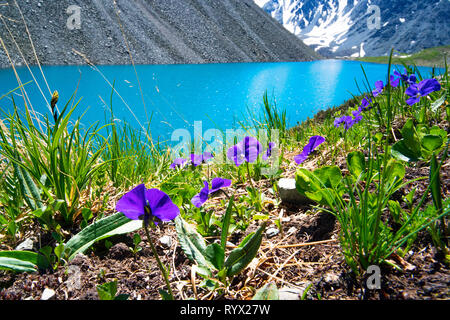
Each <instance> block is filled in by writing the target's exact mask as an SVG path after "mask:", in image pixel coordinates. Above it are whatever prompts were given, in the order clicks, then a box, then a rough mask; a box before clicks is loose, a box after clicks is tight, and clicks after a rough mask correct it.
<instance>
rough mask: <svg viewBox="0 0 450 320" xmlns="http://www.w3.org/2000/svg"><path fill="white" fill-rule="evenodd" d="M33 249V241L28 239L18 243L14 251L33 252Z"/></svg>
mask: <svg viewBox="0 0 450 320" xmlns="http://www.w3.org/2000/svg"><path fill="white" fill-rule="evenodd" d="M33 247H34V241H33V239H32V238H28V239H26V240H25V241H23V242H22V243H20V244H19V245H18V246H17V247H16V250H19V251H21V250H33Z"/></svg>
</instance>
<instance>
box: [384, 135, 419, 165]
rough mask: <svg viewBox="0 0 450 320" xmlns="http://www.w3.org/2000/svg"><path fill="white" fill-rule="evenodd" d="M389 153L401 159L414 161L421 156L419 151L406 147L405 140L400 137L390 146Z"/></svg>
mask: <svg viewBox="0 0 450 320" xmlns="http://www.w3.org/2000/svg"><path fill="white" fill-rule="evenodd" d="M391 155H392V156H393V157H394V158H396V159H398V160H402V161H406V162H415V161H419V160H420V158H421V153H420V151H419V152H415V151H413V150H411V149H410V148H409V147H408V143H407V142H406V140H404V139H402V140H399V141H397V142H396V143H395V144H394V145H393V146H392V148H391Z"/></svg>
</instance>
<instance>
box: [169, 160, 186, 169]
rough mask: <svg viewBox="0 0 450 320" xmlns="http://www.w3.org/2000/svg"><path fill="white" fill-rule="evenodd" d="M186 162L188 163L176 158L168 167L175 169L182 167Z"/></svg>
mask: <svg viewBox="0 0 450 320" xmlns="http://www.w3.org/2000/svg"><path fill="white" fill-rule="evenodd" d="M187 162H188V161H187V159H183V158H177V159H175V160H174V161H173V162H172V164H171V165H170V169H175V168H177V167H184V166H185V165H186V163H187Z"/></svg>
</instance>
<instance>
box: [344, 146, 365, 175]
mask: <svg viewBox="0 0 450 320" xmlns="http://www.w3.org/2000/svg"><path fill="white" fill-rule="evenodd" d="M347 165H348V170H349V171H350V173H351V174H352V175H353V176H355V177H356V178H358V177H359V176H360V175H361V173H363V172H364V171H365V170H366V160H365V157H364V154H363V153H362V152H359V151H354V152H350V153H349V154H348V155H347Z"/></svg>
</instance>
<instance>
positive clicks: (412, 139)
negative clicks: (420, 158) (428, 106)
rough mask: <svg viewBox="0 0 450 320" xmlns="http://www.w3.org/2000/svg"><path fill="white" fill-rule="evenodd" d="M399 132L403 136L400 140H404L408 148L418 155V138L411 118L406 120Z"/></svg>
mask: <svg viewBox="0 0 450 320" xmlns="http://www.w3.org/2000/svg"><path fill="white" fill-rule="evenodd" d="M401 133H402V137H403V139H402V140H404V142H405V144H406V146H407V147H408V149H409V150H411V152H412V153H413V154H418V155H420V138H419V136H418V134H417V132H416V129H415V127H414V122H413V120H412V119H409V120H408V121H406V123H405V124H404V126H403V128H402V130H401Z"/></svg>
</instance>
